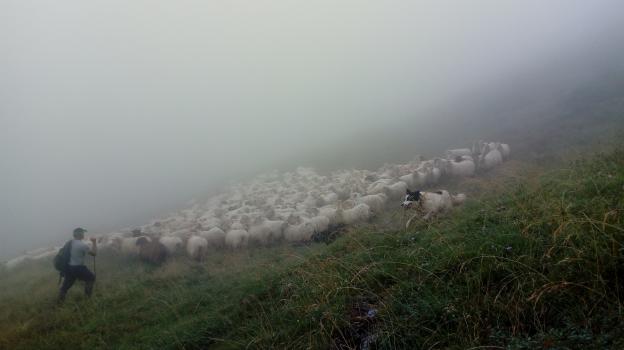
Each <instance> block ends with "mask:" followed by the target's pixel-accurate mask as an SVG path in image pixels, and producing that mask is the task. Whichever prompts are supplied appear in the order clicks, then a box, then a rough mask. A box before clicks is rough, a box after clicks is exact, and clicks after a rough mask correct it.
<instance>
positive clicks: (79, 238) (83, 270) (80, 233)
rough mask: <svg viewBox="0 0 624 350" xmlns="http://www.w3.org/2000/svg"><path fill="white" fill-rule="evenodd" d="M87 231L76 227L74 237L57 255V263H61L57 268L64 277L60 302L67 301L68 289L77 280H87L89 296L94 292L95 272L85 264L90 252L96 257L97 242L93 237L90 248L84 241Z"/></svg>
mask: <svg viewBox="0 0 624 350" xmlns="http://www.w3.org/2000/svg"><path fill="white" fill-rule="evenodd" d="M85 232H87V230H85V229H83V228H81V227H79V228H77V229H75V230H74V239H72V240H71V241H68V242H67V243H66V244H65V246H63V248H61V250H60V251H59V254H58V255H57V259H55V265H57V264H58V265H61V266H60V268H59V267H57V269H59V270H60V272H61V276H62V277H63V285H62V286H61V290H60V292H59V299H58V301H59V303H63V301H65V296H66V295H67V291H68V290H69V289H70V288H71V287H72V285H73V284H74V282H76V280H81V281H84V282H85V289H84V291H85V295H86V296H87V297H90V296H91V293H92V292H93V284H94V283H95V274H94V273H93V272H91V271H89V269H88V268H87V267H86V266H85V257H86V255H87V253H88V254H89V255H92V256H93V257H94V259H95V255H96V254H97V242H96V239H95V237H92V238H91V242H92V243H93V247H91V248H89V245H87V244H86V243H85V242H84V241H83V239H84V234H85ZM57 260H59V261H60V264H59V263H57ZM94 261H95V260H94ZM94 265H95V263H94Z"/></svg>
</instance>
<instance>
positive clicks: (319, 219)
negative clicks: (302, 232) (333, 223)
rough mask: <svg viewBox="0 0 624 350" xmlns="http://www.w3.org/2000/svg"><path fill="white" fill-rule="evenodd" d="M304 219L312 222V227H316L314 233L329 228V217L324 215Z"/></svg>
mask: <svg viewBox="0 0 624 350" xmlns="http://www.w3.org/2000/svg"><path fill="white" fill-rule="evenodd" d="M304 221H306V222H309V223H311V224H312V227H314V233H320V232H325V231H327V229H329V219H328V218H327V217H325V216H323V215H318V216H314V217H311V218H309V219H304Z"/></svg>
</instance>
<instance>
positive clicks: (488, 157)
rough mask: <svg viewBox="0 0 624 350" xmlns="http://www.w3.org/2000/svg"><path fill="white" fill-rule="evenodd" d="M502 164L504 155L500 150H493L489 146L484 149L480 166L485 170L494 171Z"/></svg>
mask: <svg viewBox="0 0 624 350" xmlns="http://www.w3.org/2000/svg"><path fill="white" fill-rule="evenodd" d="M502 162H503V155H502V154H501V152H500V151H499V150H498V149H496V148H492V147H491V146H490V145H489V144H486V145H485V146H484V147H483V152H481V157H480V158H479V165H480V166H481V167H482V168H483V169H486V170H487V169H492V168H494V167H495V166H497V165H499V164H501V163H502Z"/></svg>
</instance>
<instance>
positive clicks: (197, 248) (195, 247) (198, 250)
mask: <svg viewBox="0 0 624 350" xmlns="http://www.w3.org/2000/svg"><path fill="white" fill-rule="evenodd" d="M207 250H208V241H207V240H206V239H205V238H204V237H200V236H191V237H190V238H189V239H188V241H187V242H186V252H187V253H188V255H189V257H190V258H191V259H195V260H202V259H203V258H204V257H205V256H206V252H207Z"/></svg>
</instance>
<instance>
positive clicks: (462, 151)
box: [446, 148, 472, 159]
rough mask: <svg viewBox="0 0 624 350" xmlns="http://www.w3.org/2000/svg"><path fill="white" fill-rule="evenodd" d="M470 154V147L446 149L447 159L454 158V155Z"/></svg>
mask: <svg viewBox="0 0 624 350" xmlns="http://www.w3.org/2000/svg"><path fill="white" fill-rule="evenodd" d="M462 156H472V150H471V149H470V148H457V149H449V150H447V151H446V158H447V159H454V158H455V157H462Z"/></svg>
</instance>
